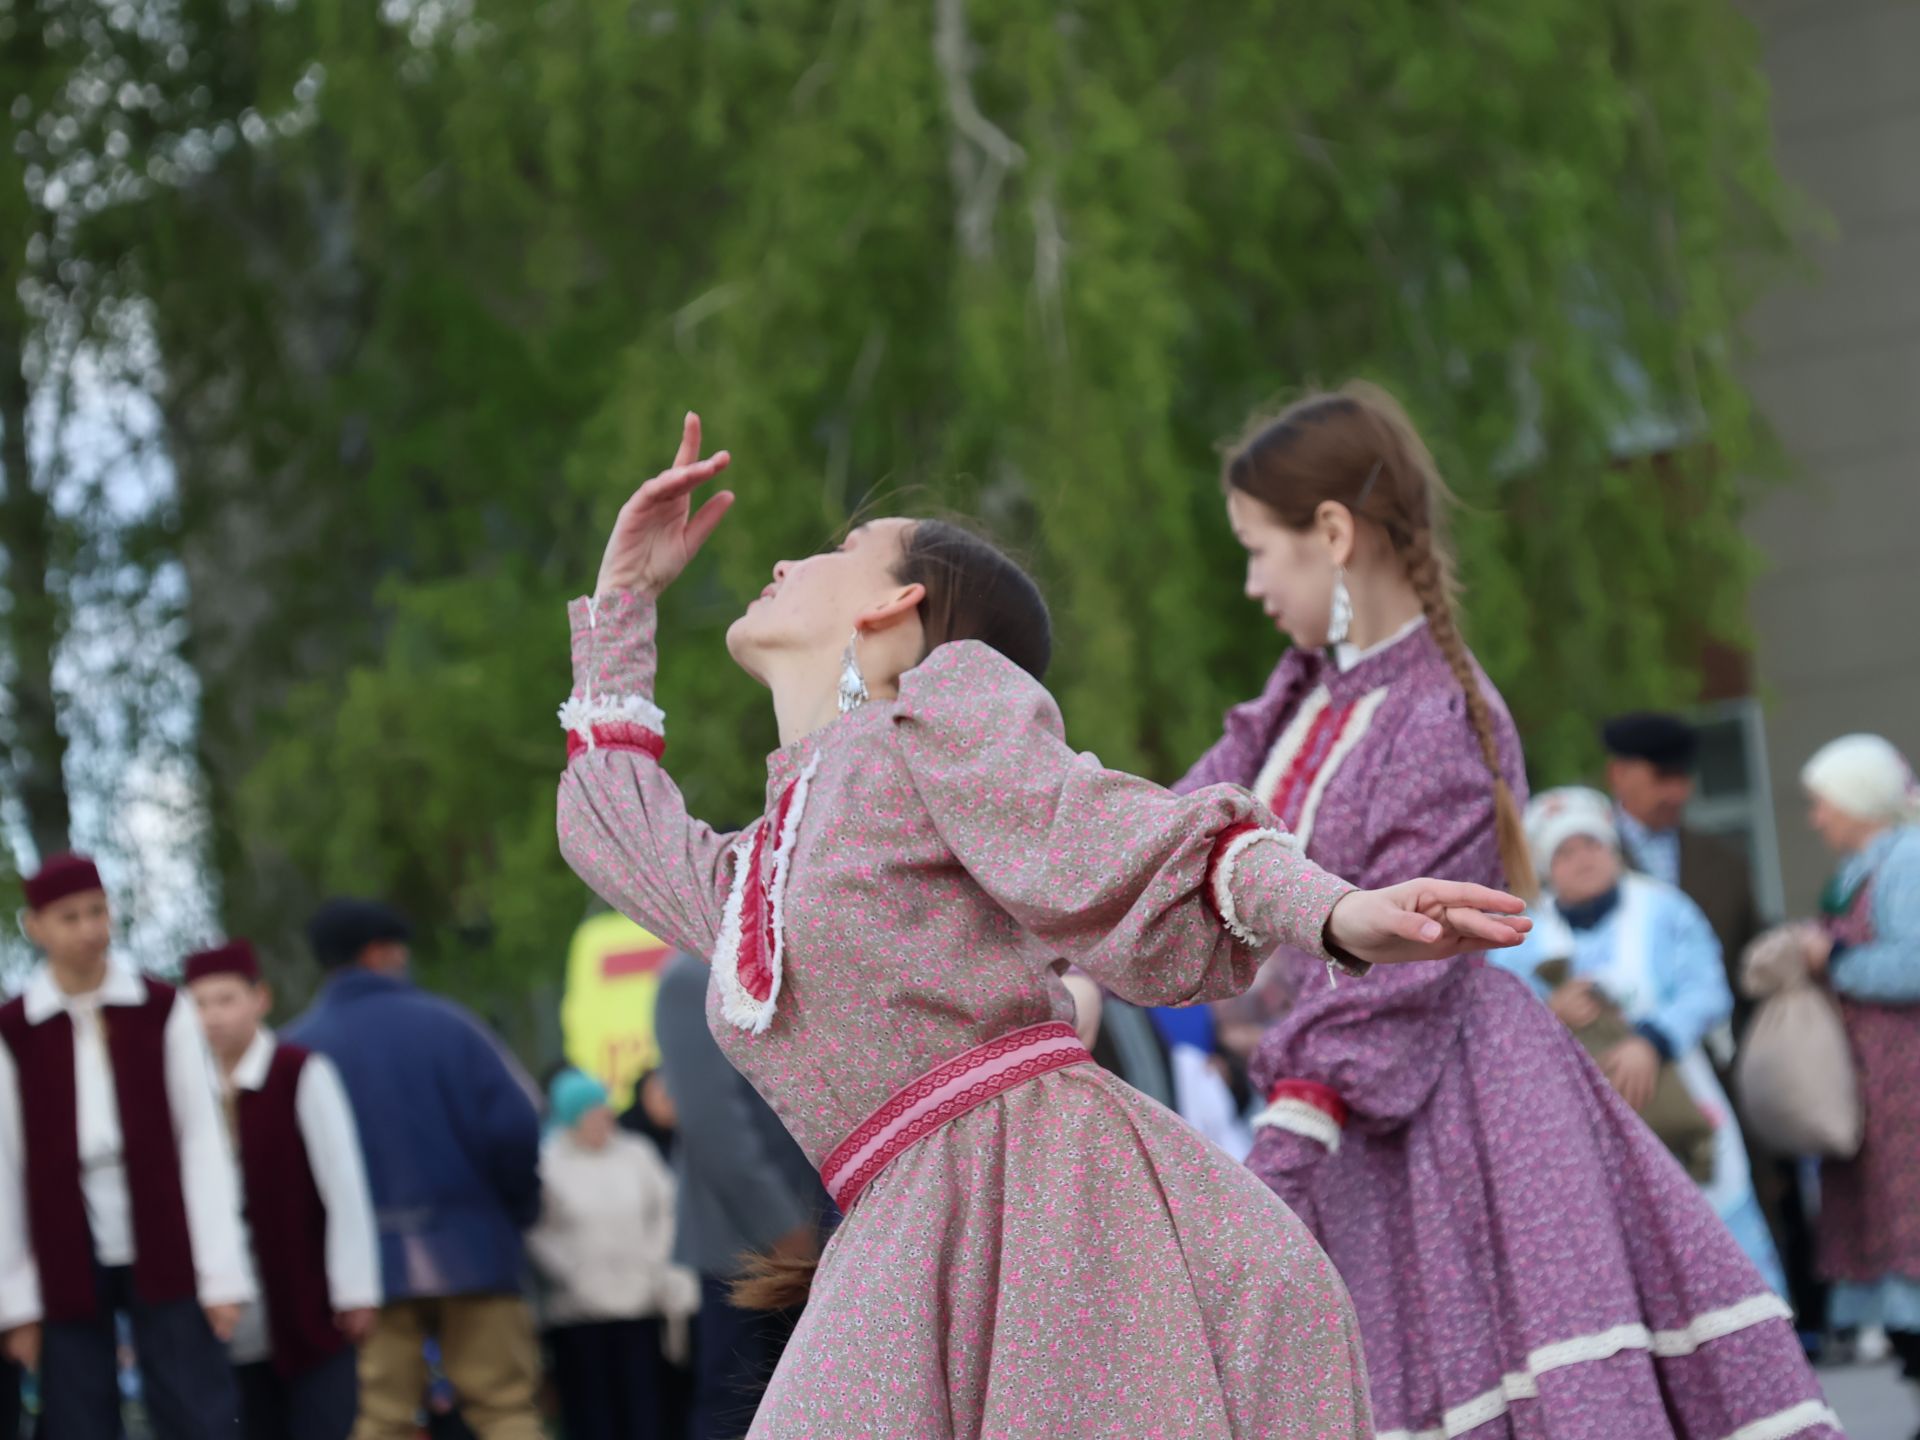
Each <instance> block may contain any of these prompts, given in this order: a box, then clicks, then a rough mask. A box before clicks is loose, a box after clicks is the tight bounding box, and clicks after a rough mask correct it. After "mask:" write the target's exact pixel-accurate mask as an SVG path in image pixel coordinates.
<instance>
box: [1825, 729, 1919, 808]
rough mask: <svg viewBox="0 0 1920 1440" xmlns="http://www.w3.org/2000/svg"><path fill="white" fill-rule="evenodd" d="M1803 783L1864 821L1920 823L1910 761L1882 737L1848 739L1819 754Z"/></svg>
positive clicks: (1845, 737) (1834, 741) (1916, 793)
mask: <svg viewBox="0 0 1920 1440" xmlns="http://www.w3.org/2000/svg"><path fill="white" fill-rule="evenodd" d="M1800 783H1801V784H1802V785H1804V786H1806V787H1807V789H1808V790H1809V791H1811V792H1812V793H1813V794H1815V795H1817V796H1819V797H1820V798H1821V799H1822V800H1825V801H1826V802H1827V803H1828V804H1829V805H1831V806H1833V807H1834V808H1835V809H1837V810H1844V811H1846V812H1847V814H1849V815H1852V816H1854V817H1856V818H1857V819H1861V820H1880V821H1885V822H1887V823H1888V824H1900V823H1902V822H1911V821H1916V820H1920V785H1916V783H1915V781H1914V778H1913V767H1912V766H1911V765H1909V764H1908V763H1907V757H1906V756H1904V755H1902V754H1901V753H1900V752H1899V751H1898V750H1896V749H1895V748H1894V747H1893V745H1892V743H1891V742H1890V741H1887V740H1883V739H1882V738H1881V737H1880V736H1878V735H1843V736H1841V737H1840V738H1839V739H1838V740H1833V741H1829V742H1828V743H1827V744H1825V745H1823V746H1821V747H1820V749H1819V750H1818V751H1816V752H1815V754H1814V757H1813V758H1812V759H1811V760H1809V761H1807V763H1806V767H1805V768H1804V769H1802V770H1801V772H1800Z"/></svg>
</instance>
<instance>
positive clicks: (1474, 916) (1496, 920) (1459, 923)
mask: <svg viewBox="0 0 1920 1440" xmlns="http://www.w3.org/2000/svg"><path fill="white" fill-rule="evenodd" d="M1446 913H1447V924H1448V925H1450V926H1452V927H1453V929H1454V930H1455V931H1457V932H1458V933H1459V934H1462V935H1466V936H1470V937H1471V938H1473V939H1475V940H1484V941H1486V942H1487V944H1489V945H1491V946H1493V947H1495V948H1496V949H1501V950H1505V949H1507V948H1509V947H1510V946H1514V945H1518V944H1519V943H1520V939H1521V937H1522V936H1524V935H1525V934H1526V933H1527V931H1528V930H1530V929H1532V928H1533V923H1532V922H1531V921H1529V920H1525V919H1520V918H1518V917H1516V918H1511V919H1509V918H1507V917H1505V916H1499V915H1487V914H1484V913H1482V912H1481V911H1479V910H1469V909H1467V908H1465V907H1463V906H1457V905H1454V906H1449V907H1447V912H1446Z"/></svg>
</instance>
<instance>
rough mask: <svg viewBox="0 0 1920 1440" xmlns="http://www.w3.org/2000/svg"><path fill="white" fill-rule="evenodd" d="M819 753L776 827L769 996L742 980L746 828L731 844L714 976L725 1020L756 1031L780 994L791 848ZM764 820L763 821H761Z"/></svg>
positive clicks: (754, 879) (762, 1030) (749, 867)
mask: <svg viewBox="0 0 1920 1440" xmlns="http://www.w3.org/2000/svg"><path fill="white" fill-rule="evenodd" d="M819 768H820V757H819V756H818V755H816V756H814V757H813V758H812V759H811V760H809V761H808V762H807V764H806V768H805V769H803V770H802V771H801V772H800V776H799V778H798V779H797V780H795V781H794V782H793V802H792V803H791V804H790V805H788V806H787V819H786V823H785V824H784V825H782V826H781V827H780V834H779V835H778V836H777V837H776V838H775V841H774V850H773V878H772V879H771V880H770V881H769V882H768V885H767V905H768V910H769V911H770V916H769V928H770V929H771V930H772V932H773V936H772V944H771V947H770V949H769V952H768V955H767V969H768V971H769V972H771V974H772V977H773V979H772V983H771V984H770V985H769V986H768V988H767V998H766V999H764V1000H761V999H758V998H757V997H755V996H754V994H753V993H752V992H751V991H749V990H748V989H747V987H746V986H745V985H743V984H741V982H740V941H741V930H740V916H741V912H742V910H743V909H744V908H745V905H746V898H747V886H748V885H751V884H757V883H758V882H759V879H760V877H759V876H758V875H755V874H753V873H752V872H753V835H754V832H753V831H752V830H751V829H749V830H748V831H747V832H746V833H745V834H744V835H742V836H741V838H740V839H739V840H738V841H737V842H736V843H735V844H734V847H733V886H732V888H731V889H730V890H728V892H727V905H726V909H725V910H724V911H722V912H721V916H720V938H719V940H718V941H717V942H716V943H715V945H714V947H713V973H714V979H715V981H716V982H717V983H718V984H719V986H720V1013H721V1015H722V1016H723V1017H725V1019H726V1020H727V1023H729V1024H730V1025H734V1026H737V1027H738V1028H740V1029H742V1030H745V1031H747V1032H749V1033H750V1034H754V1035H764V1034H766V1033H767V1027H768V1026H769V1025H771V1024H773V1012H774V1009H775V1002H777V1001H778V1000H779V998H780V981H781V977H782V975H783V974H784V971H785V959H786V939H785V934H784V932H785V929H786V894H787V876H788V873H789V872H790V871H791V869H792V866H793V851H794V846H795V845H796V844H797V843H798V841H799V839H800V817H801V814H802V813H803V812H804V811H805V810H806V808H807V791H808V790H809V789H810V788H811V787H812V784H813V776H814V772H815V771H816V770H818V769H819ZM761 823H762V824H765V823H766V822H765V821H764V820H763V821H762V822H761Z"/></svg>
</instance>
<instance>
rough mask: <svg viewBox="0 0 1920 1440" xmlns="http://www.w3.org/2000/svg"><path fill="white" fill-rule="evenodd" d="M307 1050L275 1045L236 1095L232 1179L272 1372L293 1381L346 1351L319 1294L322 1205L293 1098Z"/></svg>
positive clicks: (323, 1276) (323, 1290)
mask: <svg viewBox="0 0 1920 1440" xmlns="http://www.w3.org/2000/svg"><path fill="white" fill-rule="evenodd" d="M307 1054H308V1052H307V1051H305V1050H302V1049H301V1048H300V1047H299V1046H298V1045H287V1044H281V1045H280V1046H279V1047H278V1048H277V1049H275V1051H274V1052H273V1060H272V1062H271V1063H270V1064H269V1065H268V1066H267V1080H266V1083H265V1084H264V1085H262V1086H261V1087H260V1088H259V1089H258V1090H242V1091H241V1092H240V1094H239V1097H238V1102H237V1103H238V1108H239V1114H240V1126H239V1128H240V1178H241V1181H242V1183H243V1185H244V1186H245V1189H246V1204H247V1228H248V1229H249V1230H251V1231H252V1232H253V1255H254V1261H255V1263H256V1264H257V1266H258V1267H259V1271H260V1292H261V1298H262V1299H263V1300H264V1301H265V1302H266V1307H267V1337H268V1339H269V1340H270V1341H271V1342H272V1345H273V1366H274V1369H276V1370H278V1371H279V1372H280V1373H281V1374H282V1375H289V1376H291V1375H299V1374H303V1373H304V1372H306V1371H308V1370H311V1369H313V1367H314V1366H316V1365H318V1364H319V1363H320V1362H321V1361H323V1360H326V1359H328V1358H330V1357H331V1356H334V1355H338V1354H339V1353H340V1352H341V1351H342V1350H344V1349H346V1348H347V1341H346V1337H345V1336H343V1335H342V1334H341V1333H340V1329H339V1327H338V1326H337V1325H335V1324H334V1323H333V1302H332V1299H331V1298H330V1296H329V1293H328V1289H327V1207H326V1204H325V1202H324V1201H322V1200H321V1198H320V1187H319V1186H318V1185H316V1184H315V1183H314V1180H313V1165H312V1163H311V1162H310V1161H309V1160H308V1158H307V1142H306V1140H305V1138H304V1137H303V1136H302V1135H301V1134H300V1115H299V1110H298V1107H297V1105H296V1103H295V1102H296V1100H297V1098H298V1096H299V1092H300V1072H301V1071H302V1070H304V1069H305V1068H306V1064H307Z"/></svg>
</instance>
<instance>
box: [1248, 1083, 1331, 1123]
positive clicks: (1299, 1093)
mask: <svg viewBox="0 0 1920 1440" xmlns="http://www.w3.org/2000/svg"><path fill="white" fill-rule="evenodd" d="M1282 1100H1298V1101H1300V1102H1301V1103H1302V1104H1306V1105H1311V1106H1312V1107H1313V1108H1314V1109H1316V1110H1318V1111H1319V1112H1320V1113H1321V1114H1322V1115H1325V1116H1326V1117H1327V1118H1328V1119H1330V1120H1332V1121H1333V1123H1334V1124H1336V1125H1338V1126H1340V1128H1341V1129H1343V1130H1344V1129H1345V1128H1346V1124H1347V1113H1348V1112H1347V1102H1346V1101H1344V1100H1342V1099H1341V1098H1340V1092H1339V1091H1337V1090H1335V1089H1334V1088H1333V1087H1332V1086H1330V1085H1322V1084H1320V1083H1319V1081H1317V1080H1279V1081H1276V1082H1275V1083H1274V1086H1273V1088H1272V1089H1271V1090H1269V1091H1267V1103H1268V1104H1269V1105H1274V1104H1278V1103H1279V1102H1280V1101H1282Z"/></svg>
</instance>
